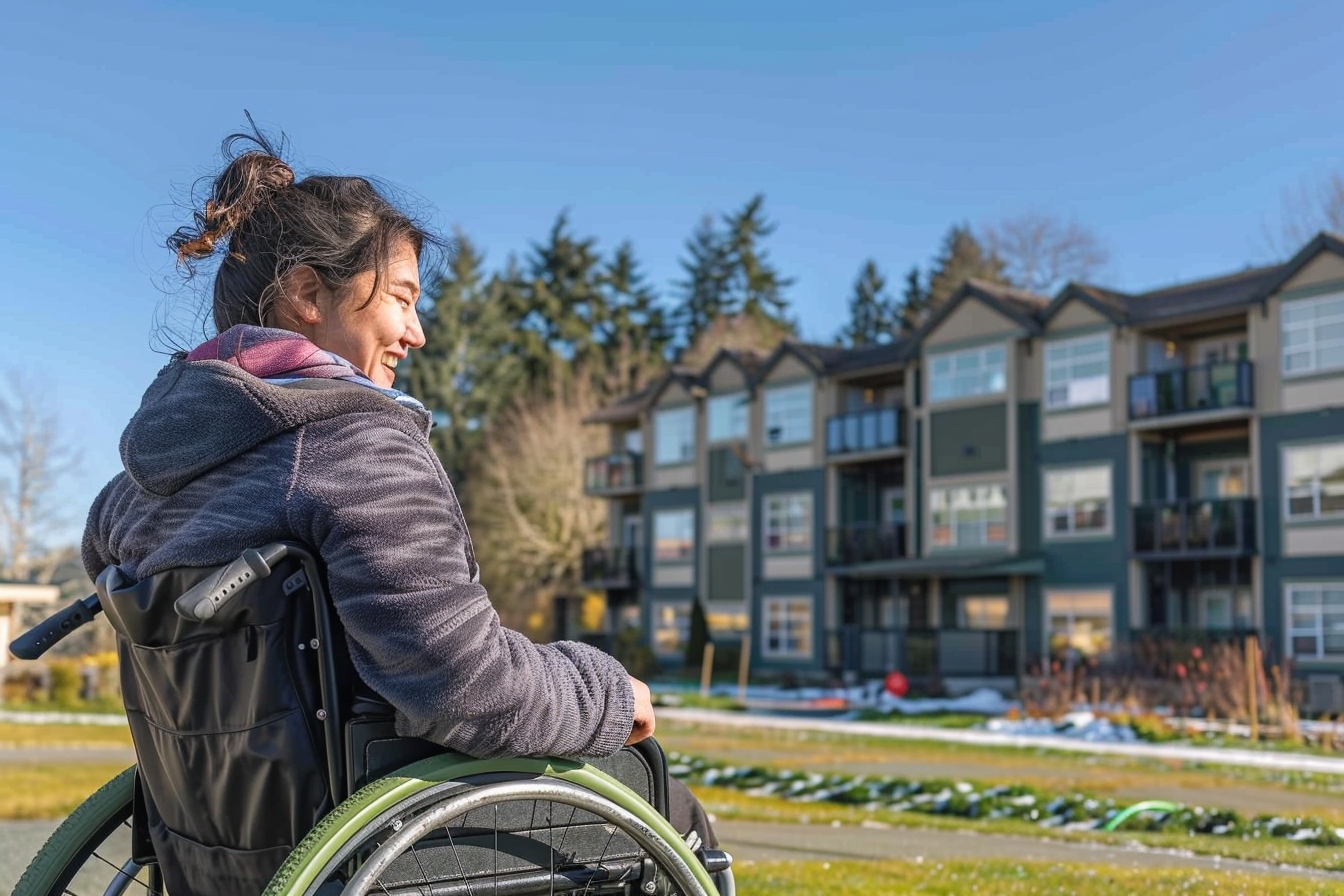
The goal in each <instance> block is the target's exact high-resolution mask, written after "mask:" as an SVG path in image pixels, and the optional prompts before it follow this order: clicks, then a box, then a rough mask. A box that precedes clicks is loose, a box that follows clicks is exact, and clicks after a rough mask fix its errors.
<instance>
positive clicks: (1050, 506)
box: [1045, 466, 1111, 538]
mask: <svg viewBox="0 0 1344 896" xmlns="http://www.w3.org/2000/svg"><path fill="white" fill-rule="evenodd" d="M1110 531H1111V468H1110V467H1109V466H1098V467H1075V468H1072V469H1068V470H1049V471H1047V472H1046V474H1045V534H1046V537H1047V538H1061V537H1064V536H1069V535H1104V534H1106V533H1108V532H1110Z"/></svg>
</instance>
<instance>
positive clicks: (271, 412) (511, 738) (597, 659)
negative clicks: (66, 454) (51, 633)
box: [83, 360, 634, 757]
mask: <svg viewBox="0 0 1344 896" xmlns="http://www.w3.org/2000/svg"><path fill="white" fill-rule="evenodd" d="M428 428H429V418H428V415H427V414H425V413H423V412H421V411H417V410H415V409H413V408H409V407H406V406H404V405H401V404H398V403H397V402H395V401H393V400H392V399H390V398H388V397H387V396H385V395H383V394H382V393H380V392H378V391H377V390H374V389H370V388H367V387H365V386H361V385H358V384H354V383H349V382H344V381H341V380H319V379H311V380H301V381H298V382H297V383H294V384H292V385H286V386H278V385H272V384H270V383H266V382H263V381H262V380H260V379H257V378H256V377H254V376H252V375H251V374H249V373H246V372H244V371H242V370H240V369H239V368H237V367H235V366H233V365H231V364H227V363H224V362H222V361H193V362H187V361H182V360H174V361H172V362H170V363H169V364H168V365H167V366H166V367H165V368H164V369H163V370H162V371H160V373H159V375H158V377H157V378H156V379H155V381H154V382H153V384H152V385H151V386H150V387H149V390H148V391H147V392H146V393H145V397H144V399H143V400H142V402H141V405H140V409H139V411H137V412H136V414H135V416H134V417H133V418H132V419H131V422H130V424H129V425H128V426H127V428H126V431H125V433H124V434H123V435H122V439H121V458H122V463H123V465H124V466H125V472H124V473H121V474H120V475H118V476H117V477H116V478H115V479H113V480H112V481H111V482H110V483H109V484H108V485H107V487H106V488H104V489H103V491H102V493H101V494H100V495H99V496H98V498H97V500H96V501H95V502H94V504H93V508H92V510H91V511H90V512H89V520H88V526H87V528H86V530H85V533H84V543H83V559H84V566H85V569H86V570H87V571H88V573H89V575H90V576H91V577H96V576H97V575H98V573H99V572H100V571H101V570H102V569H103V568H104V567H105V566H107V565H109V564H115V565H117V566H119V567H120V568H121V570H122V571H123V572H124V573H126V574H127V575H128V576H129V577H130V578H131V579H133V580H134V579H137V578H142V577H144V576H148V575H152V574H154V573H157V572H160V571H162V570H165V569H169V568H172V567H178V566H214V565H217V564H221V563H226V562H228V561H230V560H232V559H234V558H235V557H237V556H238V554H239V553H240V552H242V551H243V550H244V549H246V548H249V547H257V546H260V545H262V544H265V543H267V542H270V541H275V540H278V539H290V540H295V541H298V542H301V543H304V544H307V545H309V546H311V547H313V548H315V549H316V550H317V551H318V552H319V553H320V555H321V557H322V558H323V560H324V561H325V562H326V565H327V574H328V580H329V581H328V585H329V588H330V593H331V598H332V601H333V602H334V604H335V606H336V611H337V614H338V616H339V617H340V620H341V623H342V624H343V626H344V627H345V631H346V635H347V638H348V640H349V644H350V653H351V655H352V657H353V659H354V663H355V666H356V668H357V669H358V671H359V673H360V675H361V676H362V677H363V678H364V680H365V681H366V682H367V683H368V684H369V685H370V686H371V687H373V688H374V689H375V690H376V691H377V692H378V693H379V694H381V695H382V696H383V697H384V698H385V699H386V700H388V702H390V703H391V704H392V705H393V706H394V707H395V708H396V710H397V728H398V731H399V732H400V733H401V734H404V735H410V736H416V737H423V738H426V739H428V740H432V741H435V742H437V743H440V744H443V745H444V746H447V747H449V748H451V749H454V750H459V751H461V752H463V753H467V754H470V755H474V756H494V755H525V756H578V757H592V756H605V755H609V754H611V753H614V752H615V751H616V750H618V749H619V748H620V747H621V745H622V744H624V743H625V740H626V738H627V737H628V736H629V734H630V729H631V725H632V723H633V712H634V699H633V696H632V694H631V689H630V684H629V679H628V677H627V675H626V673H625V670H624V669H622V668H621V666H620V664H618V663H617V662H616V661H615V660H614V659H613V658H611V657H610V656H608V655H607V654H605V653H602V652H601V651H598V650H595V649H593V648H591V647H588V646H586V645H583V644H576V643H573V642H560V643H556V644H548V645H536V644H533V643H531V642H530V641H528V640H527V638H525V637H524V636H523V635H521V634H519V633H518V632H514V631H511V630H509V629H507V628H504V627H503V626H501V625H500V622H499V616H498V615H497V614H496V613H495V611H494V608H493V607H492V606H491V605H490V601H489V598H488V597H487V596H486V592H485V588H483V587H482V586H481V584H480V581H479V579H480V575H479V569H478V567H477V565H476V558H475V554H474V552H473V549H472V546H471V537H470V536H469V535H468V533H467V526H466V522H465V521H464V520H463V518H462V511H461V508H460V507H459V506H458V503H457V498H456V496H455V495H454V493H453V488H452V486H451V485H450V484H449V482H448V477H447V476H446V475H445V473H444V470H443V467H442V466H441V465H440V464H439V462H438V459H437V458H436V457H435V456H434V453H433V451H431V450H430V447H429V442H428V440H427V438H426V436H427V433H428Z"/></svg>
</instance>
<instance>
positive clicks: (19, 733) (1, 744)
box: [0, 722, 131, 749]
mask: <svg viewBox="0 0 1344 896" xmlns="http://www.w3.org/2000/svg"><path fill="white" fill-rule="evenodd" d="M130 745H131V729H130V728H127V727H126V726H125V725H23V724H19V723H16V722H0V749H5V748H13V747H129V746H130Z"/></svg>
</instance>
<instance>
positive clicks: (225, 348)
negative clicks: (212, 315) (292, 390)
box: [187, 324, 424, 410]
mask: <svg viewBox="0 0 1344 896" xmlns="http://www.w3.org/2000/svg"><path fill="white" fill-rule="evenodd" d="M187 360H188V361H224V362H225V363H228V364H232V365H234V366H235V367H238V368H240V369H242V370H244V371H246V372H247V373H250V374H252V375H253V376H255V377H257V378H258V379H260V380H263V381H265V382H268V383H271V384H273V385H276V386H285V385H288V384H290V383H294V382H297V381H299V380H304V379H325V380H349V381H350V382H354V383H359V384H360V385H361V386H367V387H368V388H370V389H377V390H378V391H379V392H381V393H383V394H384V395H386V396H387V397H388V398H391V399H392V400H393V401H395V402H397V403H398V404H403V405H406V406H407V407H412V408H418V409H420V410H424V405H422V404H421V403H420V402H419V401H417V400H416V399H414V398H413V397H411V396H410V395H407V394H406V393H405V392H402V391H401V390H399V389H384V388H383V387H382V386H380V385H378V384H377V383H375V382H374V381H373V380H371V379H369V377H368V376H367V375H366V374H365V373H364V371H362V370H360V369H359V368H358V367H356V366H355V365H354V364H351V363H350V362H349V361H347V360H345V359H344V358H342V357H341V356H340V355H336V354H333V353H331V352H329V351H326V350H325V349H320V348H318V347H317V346H316V345H314V344H313V343H312V342H310V341H309V340H308V338H307V337H305V336H302V335H300V334H298V333H295V332H292V331H290V330H277V329H273V328H271V327H257V326H252V325H250V324H238V325H237V326H234V327H230V328H229V329H227V330H225V331H224V332H223V333H220V334H219V335H218V336H216V337H215V338H214V339H211V340H209V341H208V342H203V343H201V344H200V345H198V346H196V348H194V349H193V350H192V351H191V353H190V354H189V355H187Z"/></svg>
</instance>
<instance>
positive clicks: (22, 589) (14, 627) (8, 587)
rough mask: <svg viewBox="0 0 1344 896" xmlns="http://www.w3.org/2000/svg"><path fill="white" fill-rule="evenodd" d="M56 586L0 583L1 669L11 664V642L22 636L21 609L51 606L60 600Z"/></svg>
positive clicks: (59, 591) (58, 589)
mask: <svg viewBox="0 0 1344 896" xmlns="http://www.w3.org/2000/svg"><path fill="white" fill-rule="evenodd" d="M60 596H61V589H60V588H58V587H57V586H55V585H31V584H29V583H27V582H5V581H0V669H3V668H4V667H5V665H6V664H7V663H9V661H10V659H11V657H10V655H9V642H10V641H13V640H14V638H15V637H17V636H18V635H19V634H20V626H21V624H22V623H20V621H19V608H20V607H22V606H23V605H24V604H50V603H55V602H56V601H57V600H59V599H60Z"/></svg>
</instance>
